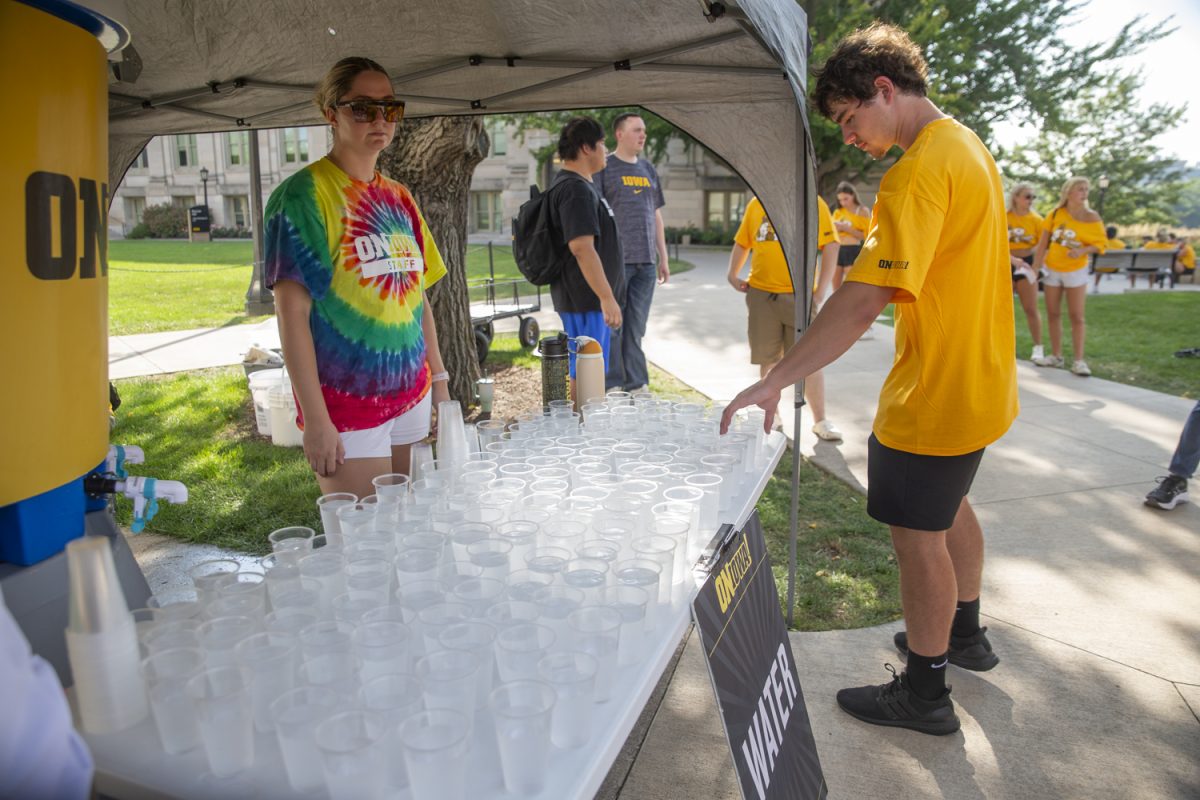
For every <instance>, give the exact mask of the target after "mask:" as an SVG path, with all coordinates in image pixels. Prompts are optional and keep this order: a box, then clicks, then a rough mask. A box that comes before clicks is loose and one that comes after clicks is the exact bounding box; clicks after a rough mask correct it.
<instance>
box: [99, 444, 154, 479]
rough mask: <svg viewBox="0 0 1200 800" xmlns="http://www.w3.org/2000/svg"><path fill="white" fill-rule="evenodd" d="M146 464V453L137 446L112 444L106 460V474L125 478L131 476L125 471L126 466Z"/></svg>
mask: <svg viewBox="0 0 1200 800" xmlns="http://www.w3.org/2000/svg"><path fill="white" fill-rule="evenodd" d="M145 463H146V453H145V452H144V451H143V450H142V448H140V447H138V446H137V445H134V444H110V445H109V446H108V456H107V457H106V458H105V459H104V474H105V475H115V476H117V477H118V478H125V477H127V476H128V475H129V473H127V472H126V471H125V465H126V464H145Z"/></svg>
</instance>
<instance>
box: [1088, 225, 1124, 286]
mask: <svg viewBox="0 0 1200 800" xmlns="http://www.w3.org/2000/svg"><path fill="white" fill-rule="evenodd" d="M1104 235H1105V236H1107V237H1108V241H1107V242H1106V243H1105V245H1104V250H1105V252H1108V251H1111V250H1124V249H1126V246H1125V240H1124V239H1118V238H1117V226H1116V225H1109V226H1108V227H1107V228H1105V229H1104ZM1117 271H1118V269H1117V268H1116V267H1099V268H1097V269H1096V270H1095V272H1096V279H1095V281H1094V282H1093V283H1092V294H1099V293H1100V279H1101V278H1103V277H1104V276H1105V275H1112V274H1113V273H1114V272H1117Z"/></svg>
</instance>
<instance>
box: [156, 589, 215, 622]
mask: <svg viewBox="0 0 1200 800" xmlns="http://www.w3.org/2000/svg"><path fill="white" fill-rule="evenodd" d="M146 607H147V608H153V609H156V610H157V611H158V614H157V615H156V616H155V619H156V620H157V621H159V622H167V621H169V620H177V619H199V618H201V617H202V616H203V612H204V590H203V589H200V588H197V587H195V586H186V587H179V588H176V589H171V590H168V591H164V592H156V593H155V594H153V595H151V596H150V597H149V598H147V599H146Z"/></svg>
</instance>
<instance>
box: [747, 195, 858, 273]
mask: <svg viewBox="0 0 1200 800" xmlns="http://www.w3.org/2000/svg"><path fill="white" fill-rule="evenodd" d="M733 241H734V242H735V243H737V244H739V245H741V246H742V247H744V248H746V249H747V250H749V251H750V277H749V278H747V279H746V282H747V283H749V284H750V285H751V286H753V287H754V288H755V289H758V290H759V291H763V292H771V293H772V294H792V275H791V273H790V272H789V271H788V267H787V259H785V258H784V256H783V246H782V245H781V244H779V237H778V236H776V235H775V227H774V226H773V225H771V220H770V219H769V218H768V217H767V212H766V210H765V209H764V208H763V206H762V203H761V202H759V199H758V198H757V197H752V198H750V202H749V203H748V204H747V205H746V213H744V214H743V215H742V224H741V225H739V226H738V229H737V233H736V234H734V237H733ZM834 241H837V236H836V234H835V233H834V229H833V219H832V218H831V217H830V216H829V206H827V205H826V204H825V201H824V200H822V199H821V198H820V197H818V198H817V249H818V250H820V249H821V248H823V247H824V246H825V245H827V244H829V243H830V242H834ZM816 280H817V274H816V273H815V272H814V273H813V287H814V288H815V287H816Z"/></svg>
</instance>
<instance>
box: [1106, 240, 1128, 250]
mask: <svg viewBox="0 0 1200 800" xmlns="http://www.w3.org/2000/svg"><path fill="white" fill-rule="evenodd" d="M1106 249H1108V250H1124V249H1125V240H1124V239H1109V240H1108V246H1107V247H1106Z"/></svg>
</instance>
